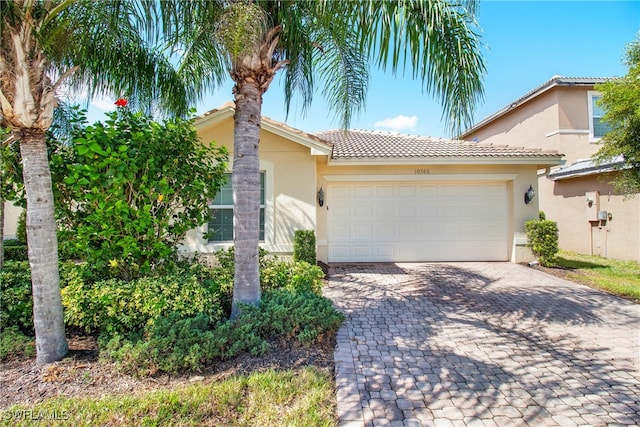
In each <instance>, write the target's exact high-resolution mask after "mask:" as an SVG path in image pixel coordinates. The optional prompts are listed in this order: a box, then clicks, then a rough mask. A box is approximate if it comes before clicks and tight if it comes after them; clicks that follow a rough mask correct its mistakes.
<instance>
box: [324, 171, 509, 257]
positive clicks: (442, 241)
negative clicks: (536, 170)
mask: <svg viewBox="0 0 640 427" xmlns="http://www.w3.org/2000/svg"><path fill="white" fill-rule="evenodd" d="M327 206H328V209H329V210H328V212H327V213H328V214H329V239H328V240H329V241H328V244H329V261H330V262H351V261H506V260H507V256H508V246H507V231H508V230H507V225H508V221H507V217H508V212H507V188H506V184H505V183H504V182H482V183H477V182H473V183H460V182H455V183H443V182H439V183H434V182H379V183H372V182H361V183H360V182H357V183H356V182H350V183H335V184H332V185H330V186H329V188H328V194H327Z"/></svg>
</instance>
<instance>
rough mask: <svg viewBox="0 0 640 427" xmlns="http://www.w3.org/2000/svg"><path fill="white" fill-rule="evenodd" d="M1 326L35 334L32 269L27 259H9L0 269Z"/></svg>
mask: <svg viewBox="0 0 640 427" xmlns="http://www.w3.org/2000/svg"><path fill="white" fill-rule="evenodd" d="M0 326H1V327H2V329H4V328H7V327H13V326H15V327H17V328H19V329H20V331H22V332H23V333H25V334H27V335H33V298H32V296H31V271H30V270H29V263H28V262H27V261H7V262H5V264H4V267H3V268H2V270H1V271H0Z"/></svg>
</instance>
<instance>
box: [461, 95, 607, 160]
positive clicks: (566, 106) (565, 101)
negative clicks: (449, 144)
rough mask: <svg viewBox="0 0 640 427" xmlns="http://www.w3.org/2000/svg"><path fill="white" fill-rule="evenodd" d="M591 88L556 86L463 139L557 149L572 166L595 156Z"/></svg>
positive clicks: (596, 146) (596, 148) (596, 147)
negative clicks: (576, 162)
mask: <svg viewBox="0 0 640 427" xmlns="http://www.w3.org/2000/svg"><path fill="white" fill-rule="evenodd" d="M590 89H591V88H590V87H555V88H553V89H551V90H549V91H547V92H545V93H543V94H541V95H539V96H537V97H536V98H533V99H531V100H530V101H528V102H526V103H524V104H520V105H518V106H516V107H515V108H513V109H512V110H510V111H508V112H507V113H505V114H504V115H503V116H501V117H500V118H498V119H497V120H495V121H493V122H491V123H490V124H488V125H486V126H485V127H483V128H480V129H478V130H477V131H476V132H474V133H472V134H470V135H468V136H467V137H465V140H467V141H471V140H473V139H477V140H478V142H486V143H492V144H496V145H511V146H522V147H527V148H541V149H544V150H556V151H558V152H560V153H562V154H564V158H563V160H564V161H565V163H566V164H571V163H573V162H575V161H577V160H580V159H586V158H588V157H590V156H591V155H592V154H594V153H595V152H596V151H597V150H598V148H599V146H598V144H597V143H594V142H590V141H589V113H588V108H589V98H588V96H587V93H588V91H589V90H590Z"/></svg>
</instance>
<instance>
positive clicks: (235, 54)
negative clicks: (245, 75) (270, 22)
mask: <svg viewBox="0 0 640 427" xmlns="http://www.w3.org/2000/svg"><path fill="white" fill-rule="evenodd" d="M266 21H267V17H266V13H265V11H264V10H263V9H261V8H260V7H259V6H257V5H256V4H255V3H245V2H233V3H230V4H229V5H228V6H227V7H226V9H225V11H224V13H223V14H222V15H221V16H220V19H219V21H218V22H217V30H216V32H215V33H214V34H215V37H216V38H217V39H218V40H219V41H220V43H221V45H222V46H224V49H225V50H226V52H227V53H228V55H229V57H230V58H231V61H232V63H233V62H235V61H236V60H238V59H239V58H241V57H242V56H244V55H251V54H253V53H254V52H255V51H257V50H258V49H259V48H260V44H261V43H262V41H263V40H262V39H263V37H264V34H265V32H266V29H265V27H266Z"/></svg>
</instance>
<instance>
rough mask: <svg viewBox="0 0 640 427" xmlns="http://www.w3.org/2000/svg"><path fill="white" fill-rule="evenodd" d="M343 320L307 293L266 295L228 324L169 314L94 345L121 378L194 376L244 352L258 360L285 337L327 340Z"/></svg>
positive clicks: (325, 301) (320, 299)
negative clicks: (272, 342) (123, 373)
mask: <svg viewBox="0 0 640 427" xmlns="http://www.w3.org/2000/svg"><path fill="white" fill-rule="evenodd" d="M343 319H344V316H343V315H342V314H341V313H339V312H337V311H336V310H335V309H334V308H333V305H332V304H331V301H329V300H328V299H326V298H324V297H321V296H319V295H316V294H313V293H291V292H288V291H284V290H278V291H273V292H267V293H265V294H264V295H263V299H262V302H261V303H260V306H258V307H256V306H245V307H243V309H242V312H241V315H240V316H239V317H238V318H237V319H236V320H234V321H231V320H228V321H225V322H217V323H216V322H214V321H213V320H212V319H211V318H210V317H208V316H206V315H203V314H199V315H196V316H193V317H188V318H181V317H180V316H179V315H177V314H169V315H167V316H161V317H158V318H157V319H156V321H155V322H154V323H153V324H149V325H147V326H146V327H145V330H144V333H143V334H137V335H136V334H131V335H129V336H127V337H125V336H124V335H123V334H113V335H112V336H111V337H108V338H103V339H101V340H100V347H101V350H102V353H101V354H103V356H106V357H110V358H111V359H113V360H116V361H117V362H118V363H119V365H120V366H121V368H122V369H123V370H125V371H126V372H129V373H132V374H136V375H141V376H146V375H155V374H157V373H159V372H169V373H176V372H180V371H185V370H187V371H198V370H201V369H202V368H203V367H205V366H206V365H207V364H210V363H212V362H214V361H215V360H222V359H227V358H230V357H233V356H236V355H238V354H241V353H244V352H248V353H251V354H252V355H254V356H257V355H262V354H264V353H265V352H266V351H267V349H268V344H267V340H268V339H270V338H277V337H285V338H288V339H295V340H297V341H299V342H301V343H303V344H311V343H313V342H316V341H321V340H322V339H324V338H326V337H329V336H332V335H333V334H334V333H335V331H336V330H337V329H338V327H339V326H340V324H341V322H342V320H343Z"/></svg>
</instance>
